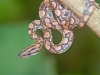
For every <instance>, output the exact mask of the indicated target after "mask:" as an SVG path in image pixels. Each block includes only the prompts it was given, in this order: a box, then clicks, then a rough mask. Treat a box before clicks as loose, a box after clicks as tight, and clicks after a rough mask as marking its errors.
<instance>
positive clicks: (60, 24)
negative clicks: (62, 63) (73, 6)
mask: <svg viewBox="0 0 100 75" xmlns="http://www.w3.org/2000/svg"><path fill="white" fill-rule="evenodd" d="M94 2H95V1H94V0H84V4H85V5H84V6H85V8H84V13H83V15H82V16H81V17H77V15H76V14H75V13H73V12H72V11H71V10H70V9H69V8H68V7H66V6H64V5H63V4H61V2H59V1H57V0H44V1H43V2H42V3H41V5H40V8H39V16H40V20H35V21H33V22H32V23H30V24H29V26H28V34H29V36H30V37H31V38H32V39H33V40H35V42H36V44H33V45H30V46H28V47H27V48H25V49H23V51H22V52H20V53H19V56H20V57H21V58H27V57H29V56H32V55H35V54H37V53H38V52H39V51H40V49H41V48H42V46H43V45H45V47H46V49H47V50H48V51H49V52H51V53H55V54H61V53H63V52H65V51H66V50H68V49H69V47H70V46H71V44H72V42H73V37H74V36H73V32H72V29H74V28H75V27H76V26H79V27H83V26H84V24H85V23H86V22H87V21H88V19H89V17H90V15H91V14H92V12H93V9H94V5H95V3H94ZM53 11H54V12H53ZM51 28H53V29H56V30H58V31H59V32H60V33H61V34H62V41H61V42H60V43H59V44H58V45H55V44H54V43H53V42H52V40H53V39H52V33H51V30H50V29H51ZM38 29H41V30H43V33H44V38H41V37H39V36H38V35H36V33H35V31H36V30H38Z"/></svg>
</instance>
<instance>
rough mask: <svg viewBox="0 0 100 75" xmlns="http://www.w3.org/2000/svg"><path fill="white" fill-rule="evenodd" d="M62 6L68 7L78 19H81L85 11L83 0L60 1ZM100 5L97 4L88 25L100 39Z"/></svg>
mask: <svg viewBox="0 0 100 75" xmlns="http://www.w3.org/2000/svg"><path fill="white" fill-rule="evenodd" d="M59 1H60V2H62V4H64V5H66V6H67V7H68V8H69V9H70V10H71V11H73V12H74V13H75V14H76V15H77V16H78V17H80V16H81V15H82V13H83V10H84V2H83V0H59ZM99 9H100V8H99V5H98V4H97V3H95V9H94V11H93V14H92V15H91V17H90V19H89V20H88V22H87V25H88V26H89V27H90V29H91V30H92V31H93V32H94V33H95V34H97V35H98V36H99V37H100V10H99Z"/></svg>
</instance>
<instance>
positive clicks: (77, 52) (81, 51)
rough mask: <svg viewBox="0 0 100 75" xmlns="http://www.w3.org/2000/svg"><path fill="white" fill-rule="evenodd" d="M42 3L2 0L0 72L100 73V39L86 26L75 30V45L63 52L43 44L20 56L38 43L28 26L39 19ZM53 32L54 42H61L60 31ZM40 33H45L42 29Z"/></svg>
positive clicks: (12, 74) (6, 74) (29, 74)
mask: <svg viewBox="0 0 100 75" xmlns="http://www.w3.org/2000/svg"><path fill="white" fill-rule="evenodd" d="M41 2H42V0H0V75H100V38H99V37H98V36H97V35H96V34H94V33H93V32H92V31H91V30H90V28H89V27H88V26H86V25H85V26H84V27H83V28H82V29H78V28H75V29H74V30H73V33H74V41H73V44H72V46H71V47H70V49H69V50H68V51H66V52H65V53H63V54H60V55H57V54H51V53H49V52H48V51H47V50H46V49H45V48H44V47H43V48H42V49H41V51H40V53H39V54H37V55H35V56H32V57H29V58H26V59H22V58H20V57H18V53H19V52H20V51H21V50H22V49H23V48H25V47H26V46H28V45H30V44H33V43H35V42H34V41H33V40H31V39H30V37H29V36H28V34H27V27H28V24H29V23H30V22H31V21H33V20H38V19H39V15H38V8H39V5H40V3H41ZM96 2H98V3H100V0H96ZM98 16H100V15H98ZM52 32H53V38H54V43H56V44H58V43H59V42H60V41H61V34H60V33H59V32H58V31H56V30H52ZM37 34H39V35H42V33H41V31H37ZM55 34H56V35H55ZM58 37H59V38H58Z"/></svg>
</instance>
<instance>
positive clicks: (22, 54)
mask: <svg viewBox="0 0 100 75" xmlns="http://www.w3.org/2000/svg"><path fill="white" fill-rule="evenodd" d="M36 46H37V45H34V44H33V45H31V46H28V47H27V48H25V49H23V51H22V52H20V53H19V54H18V56H19V57H21V58H27V57H29V56H32V55H35V54H37V53H39V48H38V47H36Z"/></svg>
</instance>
